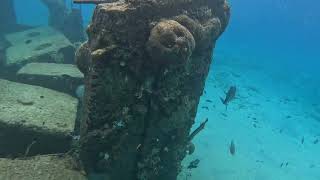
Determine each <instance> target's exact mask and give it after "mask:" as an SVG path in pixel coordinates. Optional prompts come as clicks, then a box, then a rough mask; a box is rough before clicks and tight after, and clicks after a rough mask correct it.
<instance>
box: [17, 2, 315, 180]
mask: <svg viewBox="0 0 320 180" xmlns="http://www.w3.org/2000/svg"><path fill="white" fill-rule="evenodd" d="M15 2H16V10H17V17H18V22H19V23H21V24H27V25H31V26H41V25H47V24H48V22H47V16H48V12H47V9H46V7H45V6H43V5H42V4H41V3H39V0H28V1H23V0H16V1H15ZM67 4H68V5H69V6H70V7H74V8H79V9H81V10H82V15H83V18H84V25H85V26H87V25H88V24H89V23H90V19H91V15H92V13H93V10H94V6H92V5H82V6H80V5H72V3H71V1H70V0H68V2H67ZM230 5H231V9H232V11H231V14H232V15H231V19H230V23H229V26H228V28H227V30H226V31H225V33H224V34H223V35H222V36H221V37H220V39H219V40H218V42H217V43H216V47H215V54H214V57H213V58H214V62H213V64H212V67H211V70H210V74H209V76H208V78H207V83H206V88H205V91H206V93H205V94H204V95H203V97H202V98H201V102H200V104H199V109H198V115H197V123H196V124H195V127H197V126H198V125H199V123H201V122H202V121H203V120H204V119H205V118H209V123H208V126H207V127H206V129H205V130H204V131H203V132H201V134H200V135H199V136H198V137H196V139H195V140H194V141H195V142H194V143H195V144H196V152H195V153H194V154H193V155H191V156H188V157H187V158H186V159H185V161H184V163H185V166H187V165H188V163H189V162H190V161H192V160H194V159H200V164H199V167H198V168H196V169H193V170H192V171H188V170H184V171H183V172H182V173H181V175H180V179H181V180H182V179H188V180H203V179H205V180H278V179H279V180H319V179H320V157H319V156H318V153H319V152H320V143H317V139H320V86H319V84H320V71H319V68H320V55H319V52H320V48H319V42H320V23H319V22H320V12H319V7H320V1H316V0H305V1H298V0H262V1H256V0H238V1H235V0H230ZM32 9H37V10H36V11H30V10H32ZM231 85H236V86H237V89H238V92H237V98H236V99H235V100H234V101H233V102H231V104H230V107H229V108H228V110H227V111H226V110H225V107H224V105H222V104H221V102H220V99H219V98H220V97H222V96H224V92H225V91H227V89H228V88H229V87H230V86H231ZM208 100H210V101H211V102H210V101H208ZM205 107H208V109H207V108H205ZM302 140H303V142H302ZM231 141H234V142H235V147H236V154H235V155H230V153H229V145H230V142H231Z"/></svg>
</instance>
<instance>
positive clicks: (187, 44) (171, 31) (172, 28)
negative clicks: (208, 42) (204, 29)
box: [147, 20, 195, 64]
mask: <svg viewBox="0 0 320 180" xmlns="http://www.w3.org/2000/svg"><path fill="white" fill-rule="evenodd" d="M194 48H195V41H194V38H193V36H192V34H191V33H190V32H189V31H188V29H186V28H185V27H184V26H182V25H181V24H179V23H178V22H177V21H173V20H166V21H162V22H160V23H158V24H157V25H156V26H155V27H154V28H153V29H152V31H151V34H150V37H149V41H148V43H147V50H148V52H149V54H150V56H151V57H152V59H153V60H154V61H156V62H157V63H159V64H167V63H169V64H176V63H178V64H180V63H184V62H186V61H187V60H188V59H189V58H190V56H191V55H192V52H193V50H194Z"/></svg>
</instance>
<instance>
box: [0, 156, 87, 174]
mask: <svg viewBox="0 0 320 180" xmlns="http://www.w3.org/2000/svg"><path fill="white" fill-rule="evenodd" d="M0 179H7V180H86V179H87V178H86V177H85V176H84V175H83V173H81V172H80V171H79V170H77V169H76V167H74V160H73V159H72V158H71V157H69V156H63V157H60V156H56V155H55V156H54V155H44V156H35V157H31V158H28V159H13V160H12V159H4V158H0Z"/></svg>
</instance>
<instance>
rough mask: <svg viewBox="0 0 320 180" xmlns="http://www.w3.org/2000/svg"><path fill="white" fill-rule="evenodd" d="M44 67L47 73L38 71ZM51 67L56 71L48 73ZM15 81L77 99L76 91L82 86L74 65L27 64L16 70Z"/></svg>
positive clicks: (82, 82)
mask: <svg viewBox="0 0 320 180" xmlns="http://www.w3.org/2000/svg"><path fill="white" fill-rule="evenodd" d="M39 66H41V67H39ZM44 66H45V67H46V68H48V70H47V71H45V70H39V68H42V69H43V67H44ZM53 66H54V68H56V69H57V71H56V72H54V73H50V72H51V71H53V70H52V68H53ZM37 69H38V70H37ZM16 81H18V82H22V83H25V84H30V85H36V86H41V87H45V88H49V89H53V90H56V91H59V92H64V93H67V94H70V95H72V96H74V97H77V98H79V97H78V96H77V93H76V91H77V89H78V88H79V86H81V85H83V84H84V80H83V74H82V73H81V72H80V71H79V70H78V68H77V67H76V66H75V65H72V64H55V63H29V64H27V65H25V66H23V67H22V68H21V69H19V70H18V72H17V80H16Z"/></svg>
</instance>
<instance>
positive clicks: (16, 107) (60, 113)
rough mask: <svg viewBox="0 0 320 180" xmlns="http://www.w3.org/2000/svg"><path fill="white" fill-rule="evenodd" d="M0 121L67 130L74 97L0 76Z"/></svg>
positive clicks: (75, 104)
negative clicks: (2, 78)
mask: <svg viewBox="0 0 320 180" xmlns="http://www.w3.org/2000/svg"><path fill="white" fill-rule="evenodd" d="M0 93H1V96H0V102H1V103H0V109H1V110H0V122H1V123H7V124H23V125H24V126H33V127H35V128H43V129H47V130H49V131H53V132H62V133H70V132H72V130H73V127H74V120H75V116H76V115H75V114H76V110H77V103H78V101H77V99H75V98H73V97H71V96H69V95H66V94H63V93H59V92H56V91H53V90H49V89H46V88H42V87H39V86H31V85H26V84H21V83H15V82H11V81H7V80H0Z"/></svg>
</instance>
